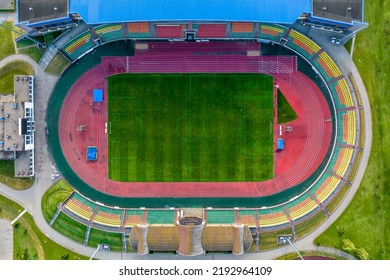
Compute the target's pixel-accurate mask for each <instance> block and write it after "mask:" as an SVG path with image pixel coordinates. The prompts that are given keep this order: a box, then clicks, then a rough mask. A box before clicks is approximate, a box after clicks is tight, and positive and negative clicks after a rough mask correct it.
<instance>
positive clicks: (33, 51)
mask: <svg viewBox="0 0 390 280" xmlns="http://www.w3.org/2000/svg"><path fill="white" fill-rule="evenodd" d="M44 52H45V49H38V48H37V47H36V46H35V45H34V46H31V47H27V48H23V49H19V50H18V53H21V54H25V55H28V56H30V57H31V58H32V59H34V60H35V61H36V62H37V63H38V62H39V60H40V59H41V57H42V55H43V54H44Z"/></svg>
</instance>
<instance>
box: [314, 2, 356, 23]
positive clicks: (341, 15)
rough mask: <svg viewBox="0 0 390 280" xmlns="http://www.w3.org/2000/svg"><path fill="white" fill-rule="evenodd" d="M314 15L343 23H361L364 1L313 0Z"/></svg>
mask: <svg viewBox="0 0 390 280" xmlns="http://www.w3.org/2000/svg"><path fill="white" fill-rule="evenodd" d="M313 15H314V16H315V17H320V18H325V19H329V20H337V21H341V22H348V23H351V22H353V21H358V22H361V21H363V0H313Z"/></svg>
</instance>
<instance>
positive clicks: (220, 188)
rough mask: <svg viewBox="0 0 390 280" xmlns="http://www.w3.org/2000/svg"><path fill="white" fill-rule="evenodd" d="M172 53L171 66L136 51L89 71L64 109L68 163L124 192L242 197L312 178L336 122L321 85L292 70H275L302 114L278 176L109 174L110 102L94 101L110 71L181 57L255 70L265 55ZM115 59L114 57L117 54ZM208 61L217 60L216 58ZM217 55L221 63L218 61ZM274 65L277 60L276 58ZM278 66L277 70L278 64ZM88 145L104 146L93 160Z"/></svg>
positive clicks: (91, 180)
mask: <svg viewBox="0 0 390 280" xmlns="http://www.w3.org/2000/svg"><path fill="white" fill-rule="evenodd" d="M152 57H153V55H152ZM168 57H169V65H168V66H167V67H165V65H166V64H164V63H162V61H163V60H164V59H163V58H162V57H160V56H157V55H156V56H155V57H154V59H155V60H154V61H153V59H152V58H150V59H149V60H148V61H149V62H150V63H152V64H151V65H153V66H148V64H147V65H145V64H141V62H144V61H145V58H146V57H143V58H142V59H139V57H137V56H135V57H127V58H121V59H118V58H117V59H116V61H117V62H118V63H117V65H113V64H112V65H111V66H112V67H111V69H109V68H108V66H109V65H108V64H107V60H103V62H102V64H100V65H98V66H96V67H94V68H92V69H90V70H89V71H88V72H86V73H84V75H82V76H81V77H80V79H79V80H78V81H77V82H76V83H75V84H74V85H73V86H72V88H71V89H70V91H69V93H68V95H67V96H66V98H65V100H64V102H63V105H62V108H61V112H60V119H59V122H60V123H61V125H60V126H59V136H60V142H61V147H62V150H63V153H64V156H65V158H66V159H67V161H68V164H69V165H70V166H71V168H72V169H73V171H74V172H75V173H76V174H78V176H79V177H80V178H81V179H82V180H83V181H84V182H85V183H87V184H88V185H90V186H91V187H93V188H95V189H96V190H98V191H100V192H103V193H106V194H109V195H113V196H122V197H238V194H239V196H240V197H260V196H268V195H271V194H275V193H278V192H280V191H283V190H285V189H288V188H290V187H292V186H294V185H296V184H298V183H300V182H302V181H303V180H305V179H306V178H308V177H309V176H310V175H311V174H312V173H313V172H314V171H315V170H316V169H317V168H318V166H319V164H320V163H321V161H322V160H323V158H324V156H325V154H326V151H327V149H328V147H329V143H330V137H331V127H332V123H331V122H330V121H327V119H329V117H330V112H329V109H328V107H327V103H326V101H325V99H324V97H323V96H322V93H321V91H320V90H319V89H318V88H317V87H316V85H315V84H314V83H313V82H312V81H311V80H310V79H308V78H307V77H306V76H305V75H304V74H302V73H300V72H294V73H293V74H292V75H291V74H284V73H281V74H280V73H273V74H272V75H273V76H274V77H275V83H276V84H277V85H278V86H279V88H280V89H281V91H282V92H283V94H284V95H285V96H286V98H287V100H288V101H289V102H290V104H291V105H292V107H293V108H294V110H295V111H296V112H297V113H298V116H299V118H298V119H297V120H295V121H294V122H292V123H291V124H290V125H292V126H293V131H292V132H288V133H286V134H285V143H286V149H285V150H284V151H283V152H282V153H275V175H276V177H275V178H273V179H272V180H268V181H263V182H238V183H236V182H235V183H230V182H228V183H226V182H223V183H219V182H195V183H193V182H190V183H180V182H179V183H176V182H175V183H166V182H162V183H143V182H142V183H126V182H117V181H113V180H110V179H109V178H107V159H108V157H107V147H108V146H107V134H105V133H104V127H105V123H106V122H107V102H106V99H105V100H104V102H103V103H102V104H100V105H96V104H91V101H92V89H93V88H97V87H98V88H103V89H104V90H105V92H107V87H106V77H107V75H108V74H113V73H119V72H130V73H140V72H141V71H146V70H149V69H150V70H152V69H153V70H154V71H153V72H154V73H156V72H165V73H166V72H169V71H171V70H172V67H173V66H174V65H175V61H176V66H177V68H178V69H181V70H182V71H184V70H186V71H187V70H188V72H190V71H191V70H193V69H197V70H199V69H203V72H217V71H215V69H216V68H217V69H220V68H221V65H220V64H219V63H220V62H221V61H222V62H223V63H222V64H223V66H224V67H226V68H224V69H229V72H234V73H238V72H251V71H248V69H252V71H254V70H256V69H257V72H260V71H259V69H260V68H261V67H259V61H260V60H261V59H262V58H261V57H257V63H256V59H254V58H253V57H246V56H229V55H228V56H227V57H226V56H218V59H217V58H215V57H213V56H211V57H209V56H207V57H204V59H201V60H199V58H198V59H193V60H191V63H188V58H189V56H188V55H185V57H186V58H183V57H182V56H169V55H168ZM223 57H226V59H224V58H223ZM164 58H166V57H165V56H164ZM109 61H111V62H113V61H112V59H109ZM183 61H184V62H185V64H183ZM207 61H211V62H210V64H209V63H207ZM216 61H217V63H218V65H217V66H215V65H214V63H215V62H216ZM192 63H194V65H192ZM267 63H268V62H267ZM273 65H277V63H275V62H274V63H273ZM267 67H268V66H267ZM267 67H265V68H267ZM294 67H295V65H293V63H292V64H291V63H290V64H288V63H286V65H284V66H283V68H280V69H282V70H283V69H284V70H283V71H282V72H286V71H287V70H291V69H294ZM263 68H264V67H263ZM267 69H268V68H267ZM286 69H287V70H286ZM117 71H119V72H117ZM109 72H111V73H109ZM146 72H147V71H146ZM176 72H177V71H176ZM271 72H272V71H271ZM273 72H277V71H276V70H273ZM287 72H289V71H287ZM90 104H91V105H90ZM78 125H87V131H84V132H79V131H77V126H78ZM277 128H278V126H277V125H275V129H277ZM88 145H97V146H98V151H99V159H98V161H96V162H93V163H90V162H87V161H86V157H85V152H86V148H87V146H88Z"/></svg>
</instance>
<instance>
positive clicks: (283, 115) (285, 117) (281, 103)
mask: <svg viewBox="0 0 390 280" xmlns="http://www.w3.org/2000/svg"><path fill="white" fill-rule="evenodd" d="M297 118H298V115H297V113H295V111H294V109H293V108H292V107H291V105H290V103H288V101H287V99H286V97H284V95H283V94H282V92H281V91H280V90H279V89H278V123H279V124H282V123H288V122H291V121H293V120H295V119H297Z"/></svg>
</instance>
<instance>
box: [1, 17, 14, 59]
mask: <svg viewBox="0 0 390 280" xmlns="http://www.w3.org/2000/svg"><path fill="white" fill-rule="evenodd" d="M4 24H5V25H6V26H8V27H12V23H10V22H6V23H4ZM0 38H1V43H0V60H1V59H3V58H4V57H6V56H9V55H11V54H14V53H15V45H14V40H13V38H12V34H11V31H10V30H8V29H6V28H4V27H0Z"/></svg>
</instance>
